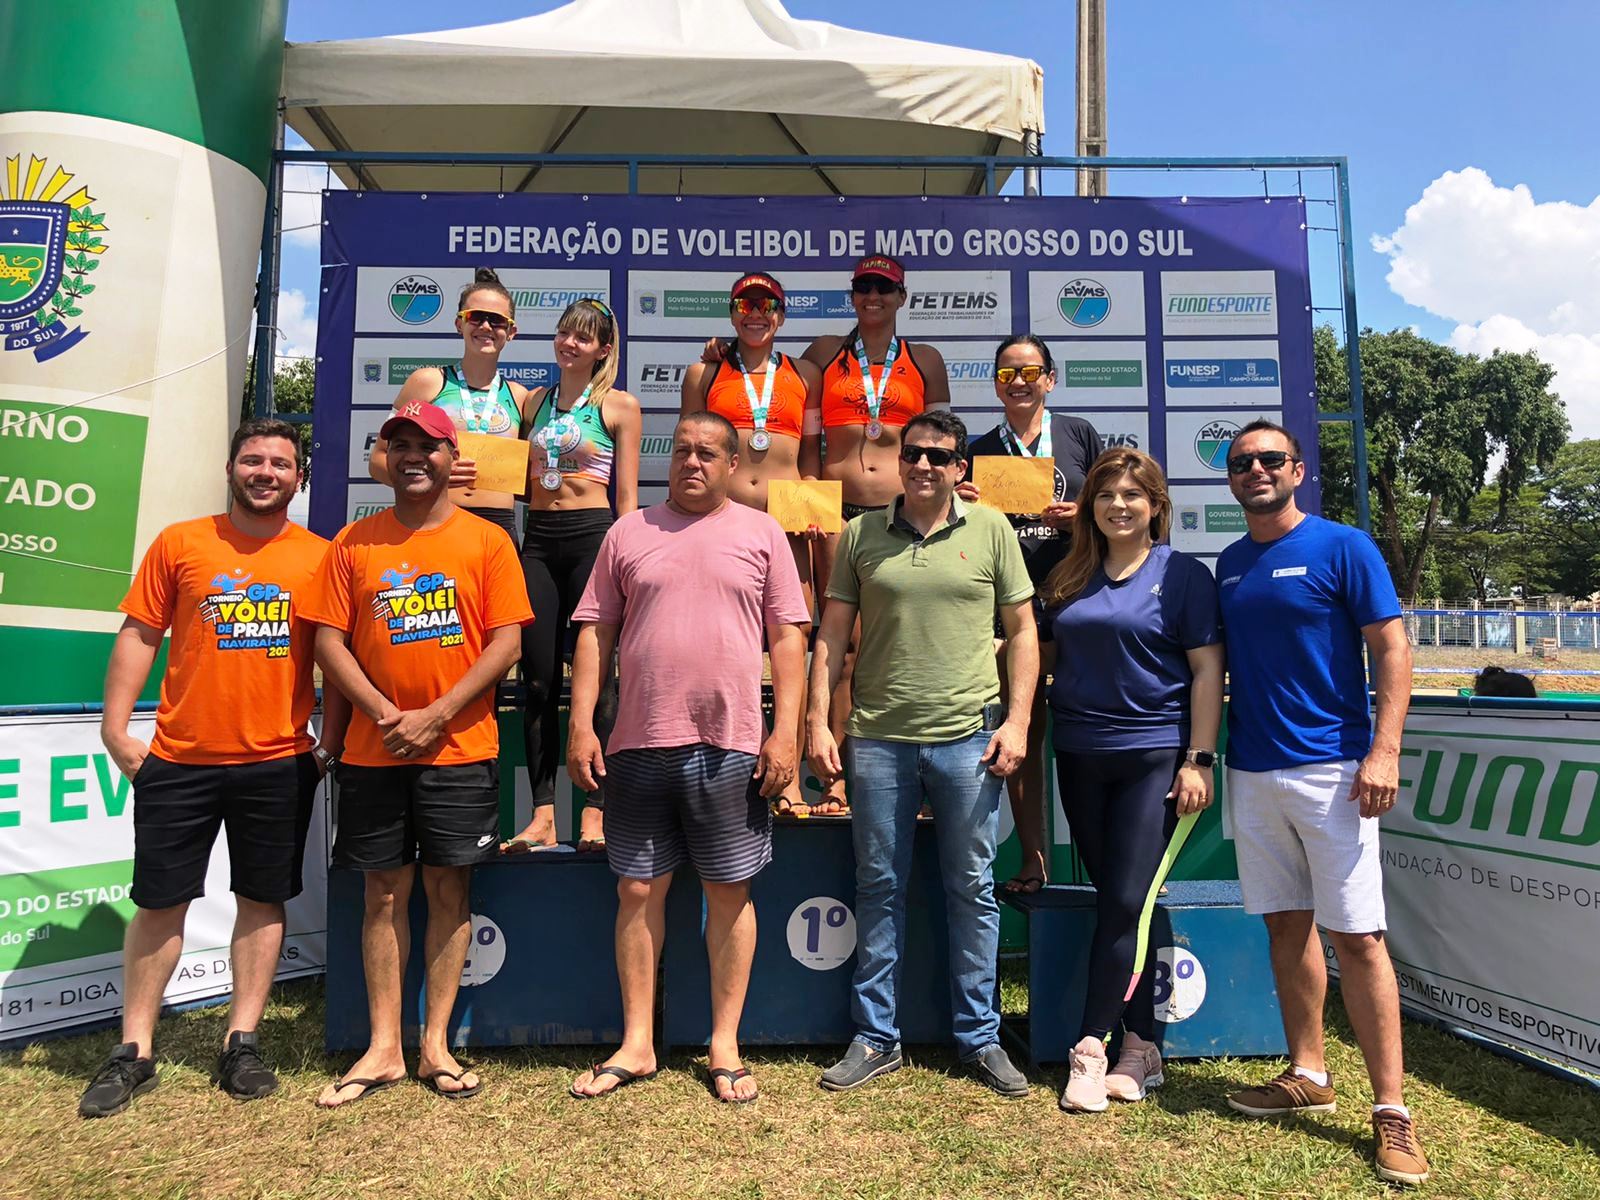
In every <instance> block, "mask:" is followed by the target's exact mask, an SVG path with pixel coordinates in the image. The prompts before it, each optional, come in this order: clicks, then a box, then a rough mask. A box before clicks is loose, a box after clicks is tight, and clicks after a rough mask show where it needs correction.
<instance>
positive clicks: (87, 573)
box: [0, 0, 287, 705]
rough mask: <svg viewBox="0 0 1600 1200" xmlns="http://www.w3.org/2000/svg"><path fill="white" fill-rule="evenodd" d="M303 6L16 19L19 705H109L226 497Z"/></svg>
mask: <svg viewBox="0 0 1600 1200" xmlns="http://www.w3.org/2000/svg"><path fill="white" fill-rule="evenodd" d="M286 5H287V0H228V2H227V3H216V2H215V0H119V2H118V3H115V4H104V5H97V6H92V7H91V8H90V9H88V10H85V11H84V12H82V13H79V12H76V11H74V12H72V13H68V12H67V11H66V10H64V9H63V8H62V7H61V6H59V5H52V4H44V3H40V2H39V0H18V2H17V3H14V4H6V5H3V6H0V61H3V62H4V63H5V69H4V70H3V71H0V663H4V670H0V704H13V705H14V704H43V703H55V702H72V701H94V700H98V699H99V697H100V688H101V681H102V677H103V674H104V671H105V663H106V658H107V655H108V652H109V647H110V642H111V637H112V634H113V632H114V631H115V630H116V628H117V626H118V625H119V624H120V617H119V615H118V613H117V612H116V606H117V602H118V601H119V600H120V599H121V598H122V595H123V593H124V592H125V591H126V590H127V586H128V582H129V578H130V575H131V573H132V571H133V570H134V569H135V568H136V567H137V565H138V562H139V558H140V556H141V555H142V554H143V553H144V550H145V547H146V546H147V545H149V543H150V540H151V539H152V538H153V537H154V536H155V534H156V532H157V531H158V530H160V529H161V527H162V526H164V525H167V524H169V523H171V522H173V521H176V520H181V519H184V518H187V517H192V516H196V515H198V514H201V513H205V512H211V511H216V510H217V509H218V508H219V507H220V506H221V503H222V501H223V498H224V496H225V494H226V492H225V486H224V479H223V463H224V461H225V459H226V457H227V439H228V434H229V432H230V430H231V429H232V427H233V425H234V423H235V422H236V420H237V418H238V412H239V399H240V395H241V392H242V389H243V382H244V373H245V362H246V357H247V354H248V352H249V337H250V327H251V315H252V295H253V289H254V283H255V277H256V263H257V257H258V252H259V248H260V243H261V229H262V214H263V212H264V206H265V204H266V198H267V191H266V180H267V178H268V174H269V168H270V164H271V150H272V140H273V132H274V120H275V109H276V102H277V95H278V85H279V78H280V75H281V72H282V63H283V34H284V21H285V15H286Z"/></svg>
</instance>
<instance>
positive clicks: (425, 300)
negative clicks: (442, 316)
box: [389, 275, 444, 325]
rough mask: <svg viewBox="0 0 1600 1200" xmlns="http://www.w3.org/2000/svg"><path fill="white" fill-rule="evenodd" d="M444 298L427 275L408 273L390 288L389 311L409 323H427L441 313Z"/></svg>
mask: <svg viewBox="0 0 1600 1200" xmlns="http://www.w3.org/2000/svg"><path fill="white" fill-rule="evenodd" d="M443 304H444V298H443V297H442V296H441V294H440V292H439V285H438V284H437V283H435V282H434V281H433V280H431V279H429V278H428V277H427V276H426V275H407V276H406V277H405V278H404V279H397V280H395V283H394V286H393V287H391V288H390V289H389V311H390V312H392V313H393V314H394V315H395V319H396V320H397V321H404V322H405V323H406V324H407V325H426V324H427V323H428V322H429V321H431V320H433V319H434V318H435V317H437V316H438V315H439V309H440V308H441V307H442V306H443Z"/></svg>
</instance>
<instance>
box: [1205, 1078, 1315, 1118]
mask: <svg viewBox="0 0 1600 1200" xmlns="http://www.w3.org/2000/svg"><path fill="white" fill-rule="evenodd" d="M1228 1107H1230V1108H1232V1109H1233V1110H1234V1111H1235V1112H1242V1113H1243V1114H1244V1115H1245V1116H1247V1117H1289V1116H1299V1115H1300V1114H1302V1113H1331V1112H1332V1111H1333V1110H1334V1101H1333V1076H1332V1075H1329V1076H1328V1084H1327V1086H1326V1087H1324V1086H1323V1085H1322V1084H1320V1083H1313V1082H1312V1081H1311V1080H1309V1079H1307V1078H1306V1077H1305V1076H1304V1075H1301V1074H1299V1073H1298V1072H1297V1071H1295V1069H1294V1068H1293V1067H1290V1068H1289V1069H1288V1070H1286V1071H1285V1072H1284V1073H1283V1074H1282V1075H1279V1076H1278V1077H1277V1078H1276V1079H1272V1080H1268V1081H1267V1082H1266V1083H1264V1084H1262V1085H1261V1086H1260V1087H1253V1088H1245V1090H1244V1091H1242V1092H1235V1093H1234V1094H1233V1095H1231V1096H1229V1097H1228Z"/></svg>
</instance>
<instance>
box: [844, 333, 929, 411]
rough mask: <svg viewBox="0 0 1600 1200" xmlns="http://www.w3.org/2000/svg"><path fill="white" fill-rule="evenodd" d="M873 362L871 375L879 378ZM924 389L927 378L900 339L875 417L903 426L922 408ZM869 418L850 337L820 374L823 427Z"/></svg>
mask: <svg viewBox="0 0 1600 1200" xmlns="http://www.w3.org/2000/svg"><path fill="white" fill-rule="evenodd" d="M873 365H874V366H877V367H878V373H877V374H876V375H875V376H874V378H878V379H880V381H881V376H882V373H883V372H882V366H881V364H873ZM927 391H928V385H927V381H926V380H924V379H923V377H922V370H921V369H920V368H919V367H918V366H917V363H916V359H914V358H913V357H912V355H911V343H910V342H908V341H906V339H905V338H901V339H900V353H899V354H898V355H896V356H895V360H894V370H893V371H892V372H890V374H889V383H888V387H887V388H885V389H884V395H883V407H882V408H881V409H880V410H879V412H878V419H879V420H880V421H882V422H883V423H884V424H885V425H895V426H900V425H904V424H905V423H906V422H907V421H909V420H911V418H912V417H914V416H916V415H917V414H918V413H920V412H921V411H922V409H923V405H924V402H925V400H926V398H927ZM869 419H870V418H869V417H868V416H867V389H866V388H865V387H864V386H862V383H861V364H860V363H859V362H857V361H856V348H855V340H854V338H851V339H850V340H849V341H847V342H845V344H844V345H843V346H841V347H840V348H839V353H838V354H836V355H834V357H833V360H832V361H831V362H829V363H828V366H827V369H826V370H824V371H823V373H822V427H823V428H824V429H832V428H834V427H835V426H839V425H865V424H866V423H867V421H868V420H869Z"/></svg>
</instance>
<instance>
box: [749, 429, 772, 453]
mask: <svg viewBox="0 0 1600 1200" xmlns="http://www.w3.org/2000/svg"><path fill="white" fill-rule="evenodd" d="M770 445H772V437H771V435H769V434H768V433H767V431H766V430H765V429H758V430H756V431H755V432H754V433H752V434H751V435H750V449H752V450H765V449H766V448H767V447H768V446H770Z"/></svg>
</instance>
